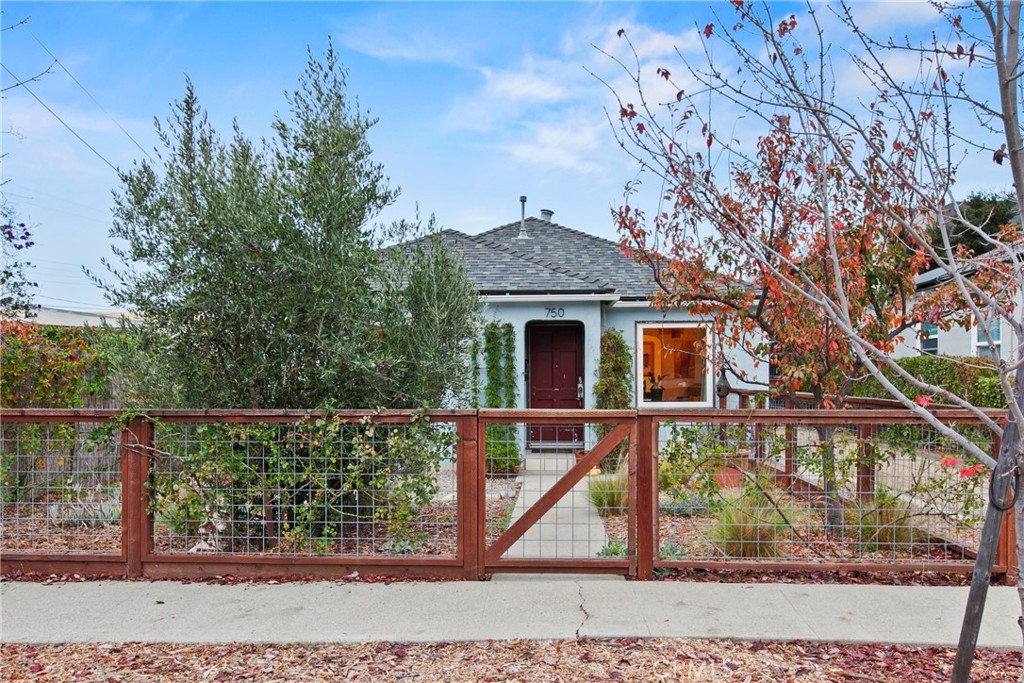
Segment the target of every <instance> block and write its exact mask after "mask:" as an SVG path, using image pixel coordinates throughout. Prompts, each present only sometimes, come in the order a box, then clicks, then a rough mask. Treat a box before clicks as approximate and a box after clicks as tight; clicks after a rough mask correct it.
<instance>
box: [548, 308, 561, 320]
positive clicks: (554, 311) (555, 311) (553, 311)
mask: <svg viewBox="0 0 1024 683" xmlns="http://www.w3.org/2000/svg"><path fill="white" fill-rule="evenodd" d="M544 310H545V311H547V313H546V316H547V317H548V318H564V317H565V309H564V308H545V309H544Z"/></svg>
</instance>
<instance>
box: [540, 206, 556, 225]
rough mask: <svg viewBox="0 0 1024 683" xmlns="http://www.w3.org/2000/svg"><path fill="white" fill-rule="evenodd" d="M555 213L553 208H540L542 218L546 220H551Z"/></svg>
mask: <svg viewBox="0 0 1024 683" xmlns="http://www.w3.org/2000/svg"><path fill="white" fill-rule="evenodd" d="M554 215H555V212H554V211H552V210H551V209H541V210H540V217H541V220H545V221H547V222H548V223H550V222H551V217H552V216H554Z"/></svg>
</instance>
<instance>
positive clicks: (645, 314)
mask: <svg viewBox="0 0 1024 683" xmlns="http://www.w3.org/2000/svg"><path fill="white" fill-rule="evenodd" d="M663 322H678V323H697V324H699V323H700V322H701V319H700V318H699V317H697V316H694V315H693V314H691V313H690V312H689V311H680V310H674V311H660V310H658V309H655V308H651V307H646V306H644V307H639V306H636V305H628V304H621V303H620V304H616V305H612V306H610V307H608V308H607V309H606V310H605V321H604V324H605V327H614V328H616V329H618V330H619V331H620V332H622V334H623V336H624V337H625V339H626V342H627V343H628V344H629V345H630V347H631V348H632V349H633V353H634V354H636V349H637V346H638V344H639V339H638V338H637V324H638V323H653V324H657V323H663ZM729 353H730V364H731V365H732V366H733V367H734V368H735V369H736V370H737V371H738V372H739V373H741V374H743V375H744V376H746V377H749V378H751V379H752V380H753V382H760V384H756V383H753V382H741V381H739V380H738V379H737V378H736V377H734V376H729V383H730V384H731V385H732V387H733V388H734V389H753V390H762V391H763V390H765V389H766V388H767V385H768V365H767V364H766V363H761V364H760V365H758V366H756V367H755V364H754V359H753V358H751V357H750V356H749V355H748V354H747V353H746V352H744V351H742V350H740V349H733V350H731V351H730V352H729ZM635 360H636V356H635V355H634V361H635ZM717 378H718V370H717V368H712V377H711V382H712V386H713V384H714V382H715V381H716V380H717ZM595 381H596V376H595ZM633 381H634V382H636V376H635V373H634V378H633ZM635 389H636V387H634V394H635ZM738 401H739V398H738V397H737V396H736V395H735V394H734V395H732V396H730V397H729V403H728V405H729V407H730V408H734V407H737V405H738ZM715 404H716V405H717V399H716V400H715Z"/></svg>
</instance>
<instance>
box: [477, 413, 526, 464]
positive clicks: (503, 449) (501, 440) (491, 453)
mask: <svg viewBox="0 0 1024 683" xmlns="http://www.w3.org/2000/svg"><path fill="white" fill-rule="evenodd" d="M484 467H485V468H486V470H487V476H491V477H493V476H507V475H511V474H518V472H519V471H520V470H521V469H522V467H523V461H522V458H521V457H520V454H519V438H518V434H517V433H516V426H515V425H511V424H492V425H487V449H486V452H485V454H484Z"/></svg>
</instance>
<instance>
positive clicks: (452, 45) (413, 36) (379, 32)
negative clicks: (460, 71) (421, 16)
mask: <svg viewBox="0 0 1024 683" xmlns="http://www.w3.org/2000/svg"><path fill="white" fill-rule="evenodd" d="M342 44H343V45H344V46H345V47H347V48H348V49H350V50H353V51H355V52H360V53H362V54H365V55H369V56H370V57H375V58H377V59H383V60H387V61H405V62H430V63H439V64H460V63H462V62H463V61H464V60H465V57H466V55H465V54H464V53H463V50H462V49H461V48H460V47H459V43H458V41H453V40H450V39H448V38H446V37H445V36H444V35H440V34H437V33H434V32H430V31H427V30H422V29H421V30H415V29H414V30H410V31H399V32H396V31H395V30H394V28H393V27H390V26H384V27H377V26H364V27H362V28H359V29H356V30H353V31H350V32H348V33H346V34H345V36H344V37H343V38H342Z"/></svg>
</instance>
